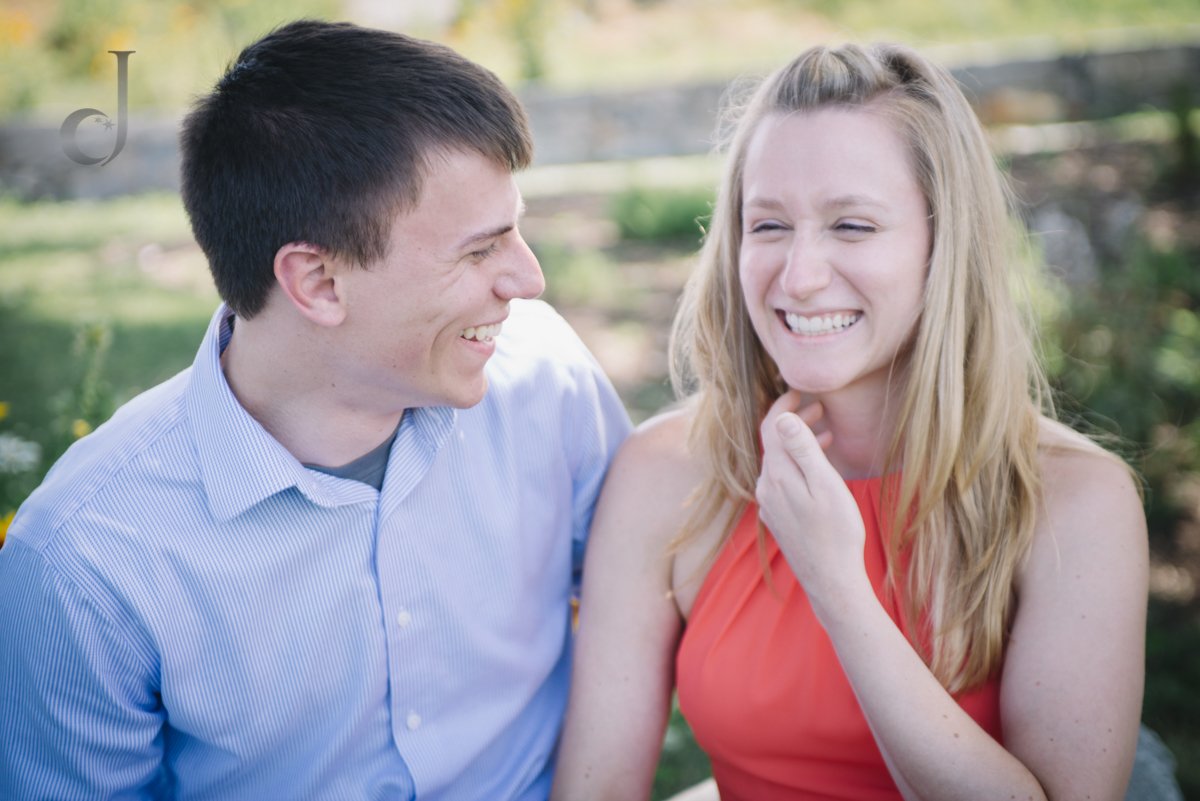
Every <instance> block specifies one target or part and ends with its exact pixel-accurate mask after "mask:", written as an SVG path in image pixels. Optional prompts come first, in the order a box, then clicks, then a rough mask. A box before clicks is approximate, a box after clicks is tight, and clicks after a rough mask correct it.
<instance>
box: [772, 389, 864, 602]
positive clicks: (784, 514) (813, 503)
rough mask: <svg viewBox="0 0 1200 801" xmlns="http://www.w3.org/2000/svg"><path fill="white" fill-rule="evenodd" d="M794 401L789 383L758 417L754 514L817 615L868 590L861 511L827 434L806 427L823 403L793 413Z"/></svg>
mask: <svg viewBox="0 0 1200 801" xmlns="http://www.w3.org/2000/svg"><path fill="white" fill-rule="evenodd" d="M799 405H800V393H798V392H796V391H795V390H789V391H788V392H786V393H784V394H783V395H782V396H780V398H779V399H778V400H776V401H775V403H773V404H772V405H771V408H770V410H769V411H768V412H767V416H766V418H765V419H764V420H763V422H762V426H761V434H762V443H763V469H762V474H761V475H760V476H759V478H758V485H757V488H756V492H755V497H756V498H757V501H758V507H759V516H760V519H761V520H762V521H763V523H765V524H766V525H767V527H768V528H770V529H771V533H772V534H773V535H774V536H775V541H776V542H778V543H779V548H780V550H781V551H782V552H783V555H784V557H785V558H786V559H787V561H788V564H789V565H790V566H791V568H792V572H793V573H795V575H796V578H797V580H799V582H800V584H801V585H802V586H803V587H804V591H805V593H806V594H807V595H808V597H809V600H810V602H811V603H812V604H813V608H814V610H815V611H816V612H817V615H818V618H822V619H823V616H824V614H825V613H827V612H828V611H830V608H831V604H836V603H838V602H839V601H841V600H845V599H849V598H850V597H854V595H855V593H857V592H863V591H864V590H865V591H867V592H873V591H872V590H871V584H870V580H869V579H868V577H867V572H866V567H865V565H864V562H863V545H864V541H865V531H864V528H863V520H862V515H861V514H860V513H859V510H858V504H857V503H855V501H854V496H853V495H851V494H850V490H849V488H848V487H847V486H846V482H845V480H844V479H843V478H842V477H841V476H840V475H839V474H838V472H837V470H835V469H834V467H833V465H832V464H830V463H829V459H828V458H826V456H825V452H824V448H826V447H828V446H829V444H830V442H831V441H832V435H831V434H829V433H828V432H824V433H822V434H820V435H816V434H814V433H813V431H812V429H811V428H810V427H809V426H810V425H812V424H813V423H815V422H816V421H817V420H819V419H820V418H821V414H822V411H823V410H822V408H821V405H820V404H819V403H813V404H810V405H809V406H806V407H805V408H804V409H802V410H800V412H799V414H797V413H796V410H797V408H798V407H799Z"/></svg>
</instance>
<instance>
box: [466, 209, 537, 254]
mask: <svg viewBox="0 0 1200 801" xmlns="http://www.w3.org/2000/svg"><path fill="white" fill-rule="evenodd" d="M524 214H525V199H524V198H521V202H520V204H519V205H518V206H517V219H520V218H521V217H522V216H524ZM516 227H517V226H516V224H515V223H505V224H504V225H498V226H496V227H495V228H489V229H488V230H486V231H480V232H479V233H476V234H471V235H470V236H468V237H467V238H466V239H464V240H462V241H461V242H459V243H458V245H456V246H455V250H462V249H464V248H468V247H471V246H472V245H476V244H479V243H480V242H486V241H487V240H489V239H495V238H496V237H498V236H504V235H505V234H507V233H508V232H509V231H511V230H513V229H514V228H516Z"/></svg>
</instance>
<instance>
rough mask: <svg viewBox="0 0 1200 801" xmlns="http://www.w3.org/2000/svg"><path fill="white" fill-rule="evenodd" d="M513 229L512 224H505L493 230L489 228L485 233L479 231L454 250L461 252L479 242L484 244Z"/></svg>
mask: <svg viewBox="0 0 1200 801" xmlns="http://www.w3.org/2000/svg"><path fill="white" fill-rule="evenodd" d="M514 228H516V226H515V225H513V224H512V223H505V224H504V225H499V226H497V227H495V228H489V229H488V230H486V231H480V232H479V233H477V234H471V235H470V236H468V237H467V238H466V239H464V240H462V241H461V242H459V243H458V244H457V245H456V246H455V248H454V249H455V250H463V249H465V248H469V247H471V246H473V245H477V244H479V243H481V242H486V241H487V240H489V239H495V238H496V237H498V236H504V235H505V234H507V233H508V232H509V231H511V230H513V229H514Z"/></svg>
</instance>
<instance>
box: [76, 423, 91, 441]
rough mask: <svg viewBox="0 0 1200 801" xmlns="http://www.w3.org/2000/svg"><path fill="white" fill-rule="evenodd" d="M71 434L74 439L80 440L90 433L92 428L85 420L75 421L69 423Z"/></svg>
mask: <svg viewBox="0 0 1200 801" xmlns="http://www.w3.org/2000/svg"><path fill="white" fill-rule="evenodd" d="M71 433H72V434H74V435H75V439H82V438H83V437H86V436H87V435H88V434H90V433H92V427H91V425H90V424H89V423H88V421H87V420H76V421H75V422H74V423H71Z"/></svg>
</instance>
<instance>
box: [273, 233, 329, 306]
mask: <svg viewBox="0 0 1200 801" xmlns="http://www.w3.org/2000/svg"><path fill="white" fill-rule="evenodd" d="M344 269H345V268H344V266H342V265H340V264H338V263H336V262H335V261H333V260H332V259H331V258H330V257H329V254H328V253H326V252H325V251H324V250H322V249H321V248H319V247H317V246H316V245H310V244H308V243H307V242H289V243H288V244H286V245H284V246H283V247H281V248H280V249H279V251H278V252H277V253H276V254H275V280H276V281H277V282H278V283H279V287H280V289H282V290H283V294H284V296H286V297H287V299H288V300H289V301H291V303H292V305H293V306H295V307H296V309H297V310H298V311H299V312H300V313H301V314H302V315H304V317H305V318H306V319H308V320H309V321H311V322H313V323H316V324H317V325H322V326H335V325H340V324H341V323H342V321H343V320H345V319H346V302H345V301H346V299H345V297H343V287H342V284H341V281H340V277H341V271H342V270H344Z"/></svg>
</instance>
